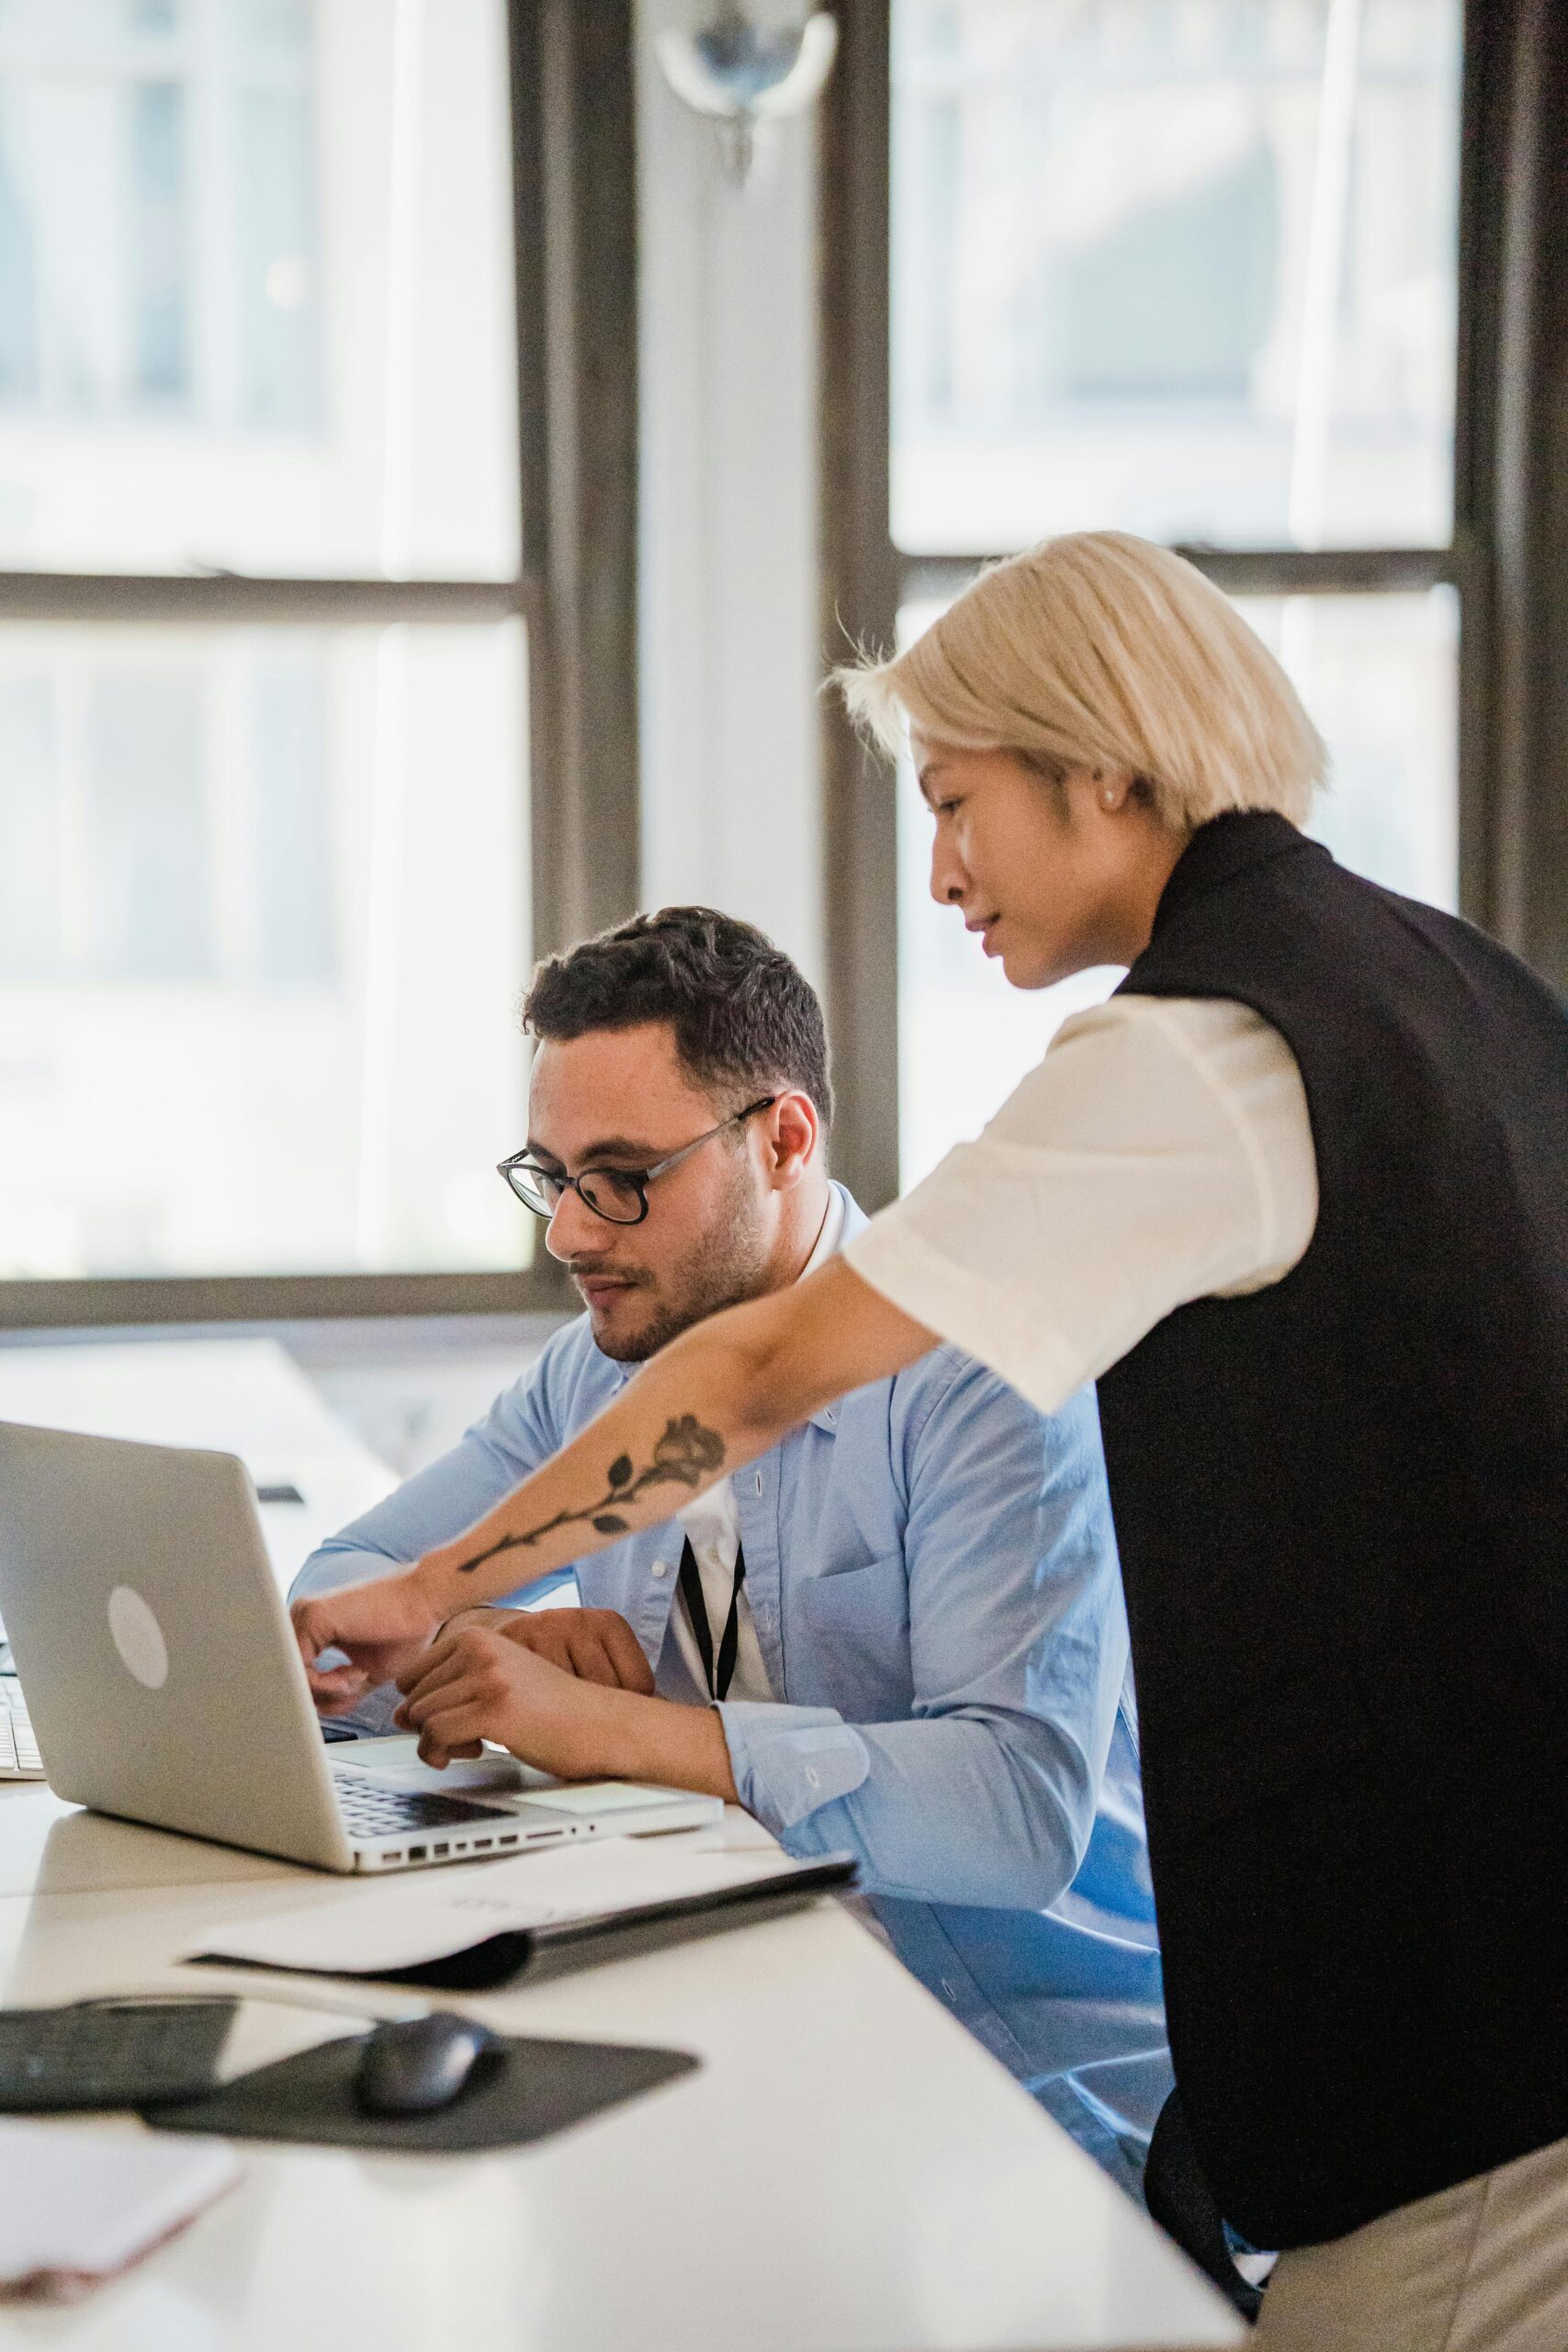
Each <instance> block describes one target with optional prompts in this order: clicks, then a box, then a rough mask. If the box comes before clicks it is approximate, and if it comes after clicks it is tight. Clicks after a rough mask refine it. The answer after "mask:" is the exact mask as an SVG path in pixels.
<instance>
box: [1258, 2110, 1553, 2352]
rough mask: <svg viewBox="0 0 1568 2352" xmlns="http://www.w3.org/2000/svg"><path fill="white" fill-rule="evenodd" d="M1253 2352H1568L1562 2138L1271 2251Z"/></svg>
mask: <svg viewBox="0 0 1568 2352" xmlns="http://www.w3.org/2000/svg"><path fill="white" fill-rule="evenodd" d="M1252 2341H1253V2343H1254V2344H1255V2345H1256V2346H1257V2347H1258V2352H1568V2140H1559V2141H1557V2142H1556V2143H1555V2144H1554V2145H1553V2146H1551V2147H1550V2148H1541V2149H1540V2150H1538V2152H1537V2153H1536V2154H1534V2155H1531V2156H1520V2157H1518V2158H1517V2160H1516V2161H1515V2162H1514V2163H1513V2164H1511V2165H1499V2166H1498V2168H1497V2170H1496V2171H1495V2172H1486V2173H1482V2174H1480V2175H1479V2176H1478V2177H1477V2178H1476V2179H1474V2180H1464V2181H1461V2182H1460V2184H1459V2186H1458V2187H1457V2188H1445V2189H1442V2190H1440V2191H1439V2193H1438V2195H1437V2196H1436V2197H1425V2198H1423V2199H1421V2201H1420V2202H1419V2204H1416V2205H1403V2206H1401V2207H1400V2208H1399V2210H1398V2211H1396V2212H1393V2213H1385V2214H1383V2215H1382V2218H1381V2219H1380V2220H1378V2221H1376V2222H1368V2223H1367V2225H1366V2227H1365V2228H1364V2229H1360V2230H1352V2231H1351V2233H1350V2234H1349V2236H1348V2237H1343V2238H1334V2239H1331V2240H1330V2241H1329V2242H1328V2243H1327V2244H1326V2245H1307V2246H1300V2247H1298V2248H1297V2249H1296V2250H1295V2251H1294V2252H1293V2253H1291V2254H1282V2255H1281V2256H1280V2259H1279V2261H1278V2263H1277V2264H1276V2265H1275V2268H1274V2275H1273V2277H1272V2278H1270V2280H1269V2290H1268V2292H1267V2293H1266V2294H1265V2296H1264V2298H1263V2313H1262V2317H1261V2318H1260V2319H1259V2321H1258V2326H1257V2328H1256V2329H1255V2331H1254V2333H1253V2337H1252Z"/></svg>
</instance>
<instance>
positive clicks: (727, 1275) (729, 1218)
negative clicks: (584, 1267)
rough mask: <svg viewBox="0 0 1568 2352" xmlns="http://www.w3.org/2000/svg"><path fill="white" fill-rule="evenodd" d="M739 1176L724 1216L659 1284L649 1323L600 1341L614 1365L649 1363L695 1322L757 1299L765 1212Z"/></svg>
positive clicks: (747, 1179)
mask: <svg viewBox="0 0 1568 2352" xmlns="http://www.w3.org/2000/svg"><path fill="white" fill-rule="evenodd" d="M736 1177H737V1181H736V1183H735V1186H734V1189H733V1193H732V1195H731V1198H730V1200H729V1202H728V1204H727V1205H726V1207H725V1209H724V1211H723V1213H722V1215H720V1216H716V1218H715V1219H714V1222H713V1225H712V1227H711V1228H710V1229H709V1231H708V1232H707V1233H706V1234H705V1235H704V1236H703V1238H701V1239H700V1240H699V1241H697V1242H695V1243H694V1245H693V1247H692V1249H691V1250H690V1251H689V1252H688V1254H687V1255H686V1256H685V1257H684V1258H682V1260H681V1261H680V1263H679V1264H678V1265H677V1266H676V1268H675V1269H674V1272H672V1273H671V1274H670V1275H669V1276H667V1277H666V1279H665V1281H664V1282H663V1283H661V1285H660V1289H661V1291H662V1292H663V1296H662V1298H661V1300H660V1304H659V1305H658V1306H656V1307H655V1309H654V1312H653V1315H652V1316H651V1317H650V1318H649V1321H648V1322H647V1323H646V1324H644V1325H643V1327H642V1329H640V1330H639V1331H637V1333H636V1334H635V1335H633V1336H630V1337H628V1338H626V1339H625V1340H613V1339H610V1338H608V1337H606V1338H605V1339H604V1340H600V1339H598V1338H597V1337H596V1338H595V1345H596V1346H597V1347H598V1349H599V1351H600V1352H601V1354H603V1355H606V1356H608V1357H609V1358H610V1359H611V1361H612V1362H613V1363H647V1361H648V1359H649V1356H653V1355H657V1354H658V1353H659V1351H660V1348H664V1347H668V1346H669V1344H670V1342H671V1340H677V1339H679V1338H680V1336H681V1334H682V1331H689V1330H690V1329H691V1328H692V1326H693V1324H694V1323H702V1322H705V1321H706V1319H707V1317H709V1316H710V1315H716V1314H717V1313H718V1312H719V1310H720V1308H721V1307H726V1306H739V1305H740V1303H741V1301H742V1300H744V1299H748V1298H754V1297H755V1296H756V1295H757V1293H758V1290H759V1288H760V1286H761V1277H762V1269H763V1263H764V1251H763V1247H762V1218H761V1209H760V1206H759V1204H758V1202H757V1198H756V1195H755V1193H753V1191H752V1189H751V1184H750V1177H749V1175H748V1173H747V1171H746V1170H745V1169H744V1168H743V1167H742V1168H740V1169H738V1170H737V1171H736ZM574 1271H575V1269H574Z"/></svg>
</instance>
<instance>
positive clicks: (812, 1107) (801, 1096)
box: [764, 1086, 822, 1189]
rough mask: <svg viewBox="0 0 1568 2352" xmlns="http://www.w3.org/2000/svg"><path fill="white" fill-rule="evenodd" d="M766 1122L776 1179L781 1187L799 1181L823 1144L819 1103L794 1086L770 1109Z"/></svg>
mask: <svg viewBox="0 0 1568 2352" xmlns="http://www.w3.org/2000/svg"><path fill="white" fill-rule="evenodd" d="M764 1125H765V1128H766V1132H767V1137H768V1144H769V1148H770V1151H771V1154H772V1158H773V1182H774V1183H775V1184H776V1185H778V1186H779V1187H780V1188H781V1189H782V1188H784V1186H786V1185H791V1184H796V1183H798V1182H800V1179H801V1178H802V1177H803V1176H804V1175H805V1173H806V1171H807V1168H809V1167H811V1166H812V1165H813V1164H814V1162H815V1160H816V1157H817V1153H818V1149H819V1148H820V1145H821V1140H822V1120H821V1116H820V1114H819V1113H818V1108H817V1105H816V1103H813V1101H812V1100H811V1097H810V1095H809V1094H806V1093H803V1092H802V1091H801V1090H800V1088H799V1087H797V1086H796V1087H791V1088H790V1090H789V1091H788V1092H787V1093H784V1094H781V1095H780V1096H779V1098H778V1100H777V1101H776V1102H775V1103H774V1104H773V1108H772V1110H771V1111H769V1112H768V1113H767V1114H766V1117H765V1121H764Z"/></svg>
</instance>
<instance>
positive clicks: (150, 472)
mask: <svg viewBox="0 0 1568 2352" xmlns="http://www.w3.org/2000/svg"><path fill="white" fill-rule="evenodd" d="M507 93H508V51H507V25H506V11H505V7H504V6H503V0H440V6H439V7H438V8H437V7H434V6H429V5H419V0H71V5H70V6H61V5H59V0H0V571H5V572H7V573H9V574H10V575H11V576H12V591H13V593H12V594H11V596H10V600H9V609H10V610H11V611H12V612H13V613H14V614H15V613H18V612H19V615H20V616H19V617H15V618H13V619H11V620H9V621H8V622H7V624H6V627H5V628H3V629H0V778H3V779H4V788H3V790H0V1136H3V1138H4V1148H3V1149H0V1279H12V1280H15V1279H22V1280H52V1281H60V1280H76V1279H82V1280H88V1281H93V1280H104V1279H113V1278H117V1277H125V1276H132V1277H134V1276H200V1277H208V1276H254V1275H269V1274H298V1273H318V1272H319V1273H325V1274H340V1273H350V1274H352V1273H362V1274H379V1273H406V1272H464V1271H468V1270H479V1271H483V1270H492V1269H493V1270H505V1269H515V1268H518V1267H520V1266H521V1265H523V1264H524V1263H525V1259H526V1255H527V1252H528V1250H529V1248H530V1246H531V1238H532V1237H531V1234H530V1232H529V1229H528V1227H529V1220H527V1218H526V1217H525V1214H524V1213H523V1212H522V1211H520V1210H519V1209H518V1208H517V1207H516V1205H515V1204H513V1203H512V1202H511V1201H510V1198H509V1196H508V1194H507V1193H506V1191H505V1188H504V1187H503V1186H502V1184H501V1183H500V1182H498V1181H497V1180H496V1178H495V1175H494V1172H493V1169H494V1163H495V1162H496V1161H497V1160H498V1159H501V1158H502V1157H503V1156H504V1154H505V1153H506V1152H507V1151H509V1150H512V1149H514V1148H516V1145H517V1143H518V1142H519V1141H520V1140H521V1138H522V1134H523V1100H524V1097H523V1081H524V1071H523V1056H522V1049H521V1044H520V1040H519V1038H518V1036H517V1033H516V1027H515V1018H514V1007H515V1002H516V998H517V995H518V991H519V989H520V986H521V983H522V981H523V979H524V978H525V975H526V972H527V969H528V967H529V961H530V949H529V905H530V895H529V892H530V880H529V842H530V819H529V807H528V793H527V774H528V752H527V743H528V728H527V658H528V646H527V638H526V629H525V619H524V617H523V612H524V600H523V598H522V596H521V594H520V592H519V574H520V569H521V551H520V525H519V510H520V500H519V489H518V475H519V461H518V429H519V420H518V414H517V383H518V353H517V342H516V320H515V315H514V301H513V283H514V255H513V178H512V152H511V126H510V121H509V110H508V101H507ZM30 580H36V582H37V594H36V598H35V599H34V601H35V602H36V605H37V616H36V617H32V616H29V614H30V610H31V607H30V605H29V602H28V598H29V594H30V591H29V585H28V583H29V581H30ZM181 581H186V582H189V581H206V582H210V583H211V592H210V598H209V610H207V611H197V612H193V610H192V607H191V606H190V605H189V603H188V602H187V603H186V605H184V606H182V607H180V610H179V613H178V614H176V613H175V610H174V608H173V607H171V605H170V604H169V600H168V594H167V592H166V591H165V590H164V582H181ZM74 582H80V583H81V589H82V597H83V600H84V601H83V602H82V604H81V611H82V615H83V616H82V617H80V618H78V617H73V614H74V612H75V610H76V609H77V607H76V605H74V604H73V593H74V591H73V583H74ZM238 582H264V583H269V584H268V586H267V589H266V594H265V611H264V610H263V608H262V605H260V604H254V602H253V606H251V607H247V608H246V610H245V611H244V612H243V614H242V613H241V612H240V610H239V608H238V606H237V605H235V603H234V600H233V596H232V594H231V595H229V597H228V599H227V601H225V597H224V594H223V593H222V592H225V591H232V590H234V588H235V587H236V584H237V583H238ZM423 582H441V583H446V584H447V587H449V589H450V594H447V593H446V588H444V589H443V590H442V591H439V592H438V591H436V590H434V589H431V590H429V591H424V590H423V589H422V586H421V583H423ZM329 583H330V584H329Z"/></svg>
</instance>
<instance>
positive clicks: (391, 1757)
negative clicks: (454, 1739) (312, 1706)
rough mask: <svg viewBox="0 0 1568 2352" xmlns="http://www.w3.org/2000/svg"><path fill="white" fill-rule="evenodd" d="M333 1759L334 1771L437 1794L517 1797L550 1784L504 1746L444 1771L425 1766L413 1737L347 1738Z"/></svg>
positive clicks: (545, 1776)
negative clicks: (364, 1774)
mask: <svg viewBox="0 0 1568 2352" xmlns="http://www.w3.org/2000/svg"><path fill="white" fill-rule="evenodd" d="M332 1760H333V1771H334V1772H341V1771H342V1770H344V1767H345V1766H346V1767H347V1768H348V1769H349V1770H351V1771H355V1772H371V1773H374V1775H375V1777H376V1779H377V1780H378V1781H384V1782H386V1783H387V1784H388V1785H389V1786H390V1787H392V1788H394V1789H419V1790H424V1791H428V1792H429V1793H430V1794H431V1795H433V1796H446V1797H457V1796H467V1795H473V1794H477V1793H478V1792H480V1791H486V1792H494V1793H495V1794H497V1795H509V1794H510V1795H516V1794H518V1793H520V1792H522V1791H523V1790H525V1789H547V1788H548V1787H550V1785H551V1782H550V1779H549V1776H548V1774H547V1773H545V1772H536V1770H534V1768H533V1766H532V1765H531V1764H520V1763H519V1762H518V1760H517V1758H516V1757H515V1756H508V1755H507V1753H506V1751H505V1749H504V1748H495V1749H491V1748H487V1749H486V1750H485V1752H484V1754H483V1755H482V1756H459V1757H457V1758H456V1759H455V1761H454V1762H452V1763H450V1764H448V1765H447V1767H446V1770H445V1771H437V1770H436V1769H435V1767H434V1765H433V1764H422V1763H421V1762H420V1760H419V1741H418V1738H417V1737H416V1736H413V1735H412V1734H403V1735H400V1736H398V1737H396V1738H391V1739H355V1740H347V1739H345V1740H344V1742H343V1743H342V1745H341V1746H340V1747H333V1758H332Z"/></svg>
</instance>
